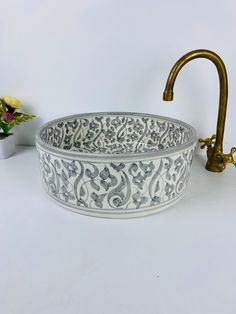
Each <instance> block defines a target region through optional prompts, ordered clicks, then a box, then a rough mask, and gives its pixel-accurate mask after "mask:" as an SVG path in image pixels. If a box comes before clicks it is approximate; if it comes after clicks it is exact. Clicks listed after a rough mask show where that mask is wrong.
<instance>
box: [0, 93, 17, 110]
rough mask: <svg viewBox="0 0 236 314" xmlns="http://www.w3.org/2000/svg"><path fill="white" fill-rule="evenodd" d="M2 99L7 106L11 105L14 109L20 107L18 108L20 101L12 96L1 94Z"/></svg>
mask: <svg viewBox="0 0 236 314" xmlns="http://www.w3.org/2000/svg"><path fill="white" fill-rule="evenodd" d="M2 100H3V102H4V103H5V104H6V105H7V106H9V107H11V108H14V109H20V108H21V102H20V101H19V100H18V99H16V98H14V97H11V96H3V97H2Z"/></svg>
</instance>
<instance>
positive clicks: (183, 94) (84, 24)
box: [0, 0, 236, 148]
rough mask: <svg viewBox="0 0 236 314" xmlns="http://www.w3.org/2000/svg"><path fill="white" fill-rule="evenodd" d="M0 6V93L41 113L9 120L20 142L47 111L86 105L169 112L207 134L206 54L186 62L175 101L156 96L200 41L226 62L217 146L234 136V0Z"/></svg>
mask: <svg viewBox="0 0 236 314" xmlns="http://www.w3.org/2000/svg"><path fill="white" fill-rule="evenodd" d="M0 12H1V14H0V52H1V54H0V94H1V95H12V96H15V97H17V98H19V99H21V100H22V101H23V102H24V104H25V110H26V111H27V112H32V113H36V114H37V116H38V117H39V118H38V119H37V120H35V121H34V122H30V123H28V124H24V125H21V126H20V127H19V128H18V129H17V133H18V142H19V143H27V144H31V143H33V142H34V134H35V130H36V128H38V126H39V125H41V124H42V123H44V122H46V121H48V120H50V119H53V118H57V117H60V116H64V115H68V114H73V113H81V112H92V111H138V112H148V113H155V114H161V115H167V116H171V117H176V118H179V119H182V120H184V121H186V122H188V123H190V124H192V125H193V126H195V127H196V129H197V131H198V135H199V136H210V135H211V134H212V133H213V132H215V127H216V115H217V110H218V93H219V90H218V77H217V73H216V70H215V67H214V65H213V64H212V63H211V62H209V61H207V60H203V59H202V60H194V61H192V62H191V64H188V65H186V66H185V68H184V69H183V70H182V71H181V73H180V75H179V77H178V79H177V82H176V85H175V99H174V101H173V102H172V103H166V102H163V101H162V92H163V89H164V86H165V81H166V78H167V76H168V73H169V71H170V69H171V67H172V65H173V64H174V62H175V61H177V59H178V58H179V57H181V56H182V55H183V54H185V53H186V52H188V51H190V50H192V49H197V48H207V49H210V50H213V51H215V52H217V53H218V54H219V55H220V56H221V57H222V58H223V60H224V62H225V64H226V67H227V69H228V76H229V106H228V118H227V125H226V133H225V146H226V148H228V147H229V146H233V145H236V136H235V134H236V125H235V123H234V122H235V117H236V107H235V106H236V88H235V86H236V41H235V29H236V4H235V1H234V0H225V1H222V0H220V1H219V0H198V1H191V0H182V1H171V0H169V1H167V0H159V1H158V0H145V1H137V0H116V1H114V0H113V1H112V0H110V1H109V0H79V1H78V0H7V1H3V0H1V2H0Z"/></svg>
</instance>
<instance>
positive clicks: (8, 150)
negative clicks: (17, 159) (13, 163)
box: [0, 134, 15, 159]
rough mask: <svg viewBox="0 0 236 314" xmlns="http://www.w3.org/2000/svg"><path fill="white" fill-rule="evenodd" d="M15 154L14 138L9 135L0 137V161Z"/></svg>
mask: <svg viewBox="0 0 236 314" xmlns="http://www.w3.org/2000/svg"><path fill="white" fill-rule="evenodd" d="M14 152H15V136H14V134H9V135H8V136H6V137H0V159H6V158H8V157H10V156H11V155H13V154H14Z"/></svg>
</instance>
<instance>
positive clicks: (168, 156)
mask: <svg viewBox="0 0 236 314" xmlns="http://www.w3.org/2000/svg"><path fill="white" fill-rule="evenodd" d="M196 142H197V138H196V131H195V130H194V128H193V127H191V126H190V125H188V124H186V123H184V122H181V121H179V120H175V119H172V118H166V117H161V116H157V115H150V114H144V113H123V112H122V113H120V112H115V113H89V114H78V115H73V116H69V117H63V118H60V119H57V120H54V121H51V122H49V123H47V124H45V125H44V126H43V127H41V129H40V130H39V131H38V134H37V136H36V147H37V150H38V153H39V160H40V169H41V175H42V180H43V185H44V187H45V190H46V192H47V193H48V194H49V195H50V196H51V197H52V198H53V199H54V200H55V201H56V202H57V203H58V204H60V205H61V206H64V207H66V208H68V209H70V210H73V211H75V212H78V213H81V214H85V215H91V216H100V217H110V218H128V217H137V216H144V215H148V214H152V213H155V212H158V211H160V210H163V209H165V208H167V207H168V206H170V205H171V204H173V203H175V202H176V201H177V200H179V199H180V198H181V197H182V195H183V193H184V191H185V189H186V185H187V182H188V178H189V170H190V165H191V162H192V159H193V154H194V148H195V145H196Z"/></svg>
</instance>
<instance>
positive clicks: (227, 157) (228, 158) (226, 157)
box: [222, 147, 236, 167]
mask: <svg viewBox="0 0 236 314" xmlns="http://www.w3.org/2000/svg"><path fill="white" fill-rule="evenodd" d="M234 153H236V147H232V148H231V150H230V153H229V154H222V164H223V165H224V166H226V165H227V164H229V163H231V164H233V165H234V166H235V167H236V161H235V160H234V157H233V154H234Z"/></svg>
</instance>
